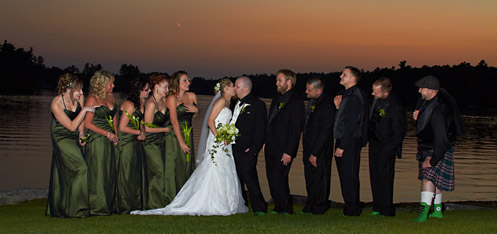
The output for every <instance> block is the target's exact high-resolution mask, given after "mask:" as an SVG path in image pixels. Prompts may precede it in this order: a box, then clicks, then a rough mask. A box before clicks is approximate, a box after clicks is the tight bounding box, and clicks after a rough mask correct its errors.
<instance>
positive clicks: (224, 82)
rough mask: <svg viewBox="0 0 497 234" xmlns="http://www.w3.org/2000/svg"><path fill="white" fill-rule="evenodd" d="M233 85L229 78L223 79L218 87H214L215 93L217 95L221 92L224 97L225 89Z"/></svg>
mask: <svg viewBox="0 0 497 234" xmlns="http://www.w3.org/2000/svg"><path fill="white" fill-rule="evenodd" d="M231 83H233V82H231V80H230V79H228V78H223V79H221V80H220V81H219V82H218V83H217V84H216V86H214V93H215V94H217V93H218V92H219V91H221V95H224V88H225V87H226V86H230V84H231ZM218 86H219V87H218Z"/></svg>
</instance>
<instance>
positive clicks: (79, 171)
mask: <svg viewBox="0 0 497 234" xmlns="http://www.w3.org/2000/svg"><path fill="white" fill-rule="evenodd" d="M80 111H81V106H80V105H79V103H78V107H77V108H76V111H74V112H72V111H70V110H67V109H64V113H65V114H66V115H67V117H69V119H71V120H74V118H76V116H78V114H79V112H80ZM52 117H53V118H52V126H51V137H52V146H53V154H52V167H51V170H50V185H49V191H48V202H47V208H46V212H45V214H46V215H47V216H52V217H88V216H89V215H90V212H89V206H90V205H89V201H88V183H87V172H88V167H87V166H86V162H85V158H84V157H83V153H82V151H81V147H80V146H79V144H78V135H79V134H78V131H74V132H72V131H70V130H69V129H67V128H65V127H64V126H63V125H62V124H60V122H59V121H57V119H56V118H55V117H54V116H53V114H52Z"/></svg>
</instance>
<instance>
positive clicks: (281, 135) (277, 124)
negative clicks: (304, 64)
mask: <svg viewBox="0 0 497 234" xmlns="http://www.w3.org/2000/svg"><path fill="white" fill-rule="evenodd" d="M287 92H290V93H285V94H284V95H289V96H288V97H286V98H288V100H287V101H286V102H285V101H283V102H281V100H282V98H281V96H282V95H277V96H276V97H275V98H273V101H272V102H271V108H270V112H269V119H268V124H267V132H266V154H268V153H269V154H270V155H271V156H273V157H278V158H279V157H281V156H282V155H283V153H287V154H288V155H291V156H292V157H293V158H295V156H297V150H298V148H299V141H300V135H301V133H302V129H303V126H304V115H305V109H304V101H302V100H301V99H300V98H298V97H297V95H296V94H295V93H294V92H293V90H289V91H287ZM283 99H285V98H283ZM282 103H284V104H282Z"/></svg>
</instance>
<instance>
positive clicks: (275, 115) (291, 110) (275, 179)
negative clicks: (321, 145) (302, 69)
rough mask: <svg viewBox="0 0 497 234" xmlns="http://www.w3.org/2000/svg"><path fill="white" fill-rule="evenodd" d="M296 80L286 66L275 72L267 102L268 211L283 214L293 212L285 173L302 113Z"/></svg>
mask: <svg viewBox="0 0 497 234" xmlns="http://www.w3.org/2000/svg"><path fill="white" fill-rule="evenodd" d="M296 82H297V77H296V76H295V73H294V72H292V71H290V70H288V69H282V70H280V71H278V72H277V73H276V87H277V91H278V94H277V95H276V96H275V97H274V98H273V101H272V102H271V107H270V111H269V119H268V123H267V131H266V144H265V147H264V149H265V150H264V152H265V157H266V175H267V180H268V183H269V190H270V192H271V197H272V198H273V201H274V210H273V212H272V213H280V214H284V215H288V214H292V213H293V205H292V198H291V197H290V188H289V186H288V173H289V172H290V167H291V165H292V160H293V158H295V156H297V149H298V148H299V141H300V135H301V132H302V128H303V125H304V115H305V108H304V102H303V101H302V100H300V99H299V98H298V97H297V94H296V93H295V92H294V90H293V88H294V87H295V83H296Z"/></svg>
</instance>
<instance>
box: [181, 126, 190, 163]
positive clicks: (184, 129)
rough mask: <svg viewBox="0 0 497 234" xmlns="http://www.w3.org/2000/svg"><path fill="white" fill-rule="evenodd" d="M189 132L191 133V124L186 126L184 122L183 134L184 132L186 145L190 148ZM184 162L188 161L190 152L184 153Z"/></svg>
mask: <svg viewBox="0 0 497 234" xmlns="http://www.w3.org/2000/svg"><path fill="white" fill-rule="evenodd" d="M191 133H192V126H190V127H188V125H187V124H186V122H185V126H184V127H183V134H184V139H185V143H186V146H188V148H190V136H191ZM186 162H190V154H189V153H187V154H186Z"/></svg>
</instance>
